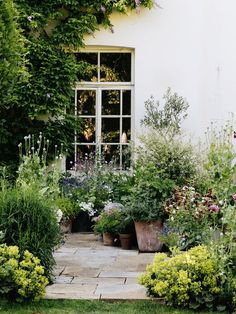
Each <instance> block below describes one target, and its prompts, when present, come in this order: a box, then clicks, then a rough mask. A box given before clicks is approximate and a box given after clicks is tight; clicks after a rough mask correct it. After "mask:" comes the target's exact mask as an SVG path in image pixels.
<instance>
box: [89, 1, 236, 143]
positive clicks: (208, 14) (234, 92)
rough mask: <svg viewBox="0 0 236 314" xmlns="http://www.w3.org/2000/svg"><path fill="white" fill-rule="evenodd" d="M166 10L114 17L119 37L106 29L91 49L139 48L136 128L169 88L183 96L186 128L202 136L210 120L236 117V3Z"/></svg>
mask: <svg viewBox="0 0 236 314" xmlns="http://www.w3.org/2000/svg"><path fill="white" fill-rule="evenodd" d="M158 4H159V5H160V6H161V7H162V9H160V8H158V7H156V8H155V9H152V10H150V11H149V10H144V9H142V11H141V13H140V14H136V13H135V12H132V13H130V14H129V15H128V16H123V15H120V14H116V13H115V14H113V15H112V20H111V21H112V24H113V25H114V33H111V31H109V30H102V31H99V32H96V33H95V36H94V37H91V36H90V37H87V38H86V42H85V43H86V45H99V46H100V45H104V46H119V47H129V48H134V49H135V126H136V129H137V128H138V127H139V122H140V119H142V117H143V115H144V101H145V100H147V99H148V98H149V97H150V95H154V96H155V98H156V99H161V97H162V95H163V94H164V92H165V91H166V89H167V88H168V87H171V88H172V90H173V91H175V92H177V93H178V94H179V95H181V96H184V97H185V98H186V99H187V100H188V102H189V104H190V108H189V116H188V119H187V120H186V121H185V124H184V127H185V129H186V130H188V131H189V132H190V134H191V135H192V136H194V137H195V138H197V137H198V136H202V135H203V134H204V131H205V130H206V128H207V126H209V125H210V123H211V121H216V122H220V123H221V124H222V123H223V121H224V120H225V119H227V118H228V116H229V112H235V113H236V105H235V102H236V39H235V36H234V35H235V33H236V1H235V0H225V1H223V2H222V0H221V1H220V0H158Z"/></svg>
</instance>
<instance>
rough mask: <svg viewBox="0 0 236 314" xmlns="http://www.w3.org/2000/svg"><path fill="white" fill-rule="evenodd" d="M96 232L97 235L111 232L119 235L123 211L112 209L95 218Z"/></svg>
mask: <svg viewBox="0 0 236 314" xmlns="http://www.w3.org/2000/svg"><path fill="white" fill-rule="evenodd" d="M94 221H95V225H94V231H95V232H96V233H105V232H109V233H112V234H114V235H115V234H118V232H119V227H120V223H121V211H120V210H118V209H113V208H112V209H110V210H107V211H104V212H102V213H101V214H100V215H99V216H98V217H96V218H94Z"/></svg>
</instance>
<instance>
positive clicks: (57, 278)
mask: <svg viewBox="0 0 236 314" xmlns="http://www.w3.org/2000/svg"><path fill="white" fill-rule="evenodd" d="M73 278H74V277H70V276H55V278H54V283H55V284H57V283H71V282H72V280H73Z"/></svg>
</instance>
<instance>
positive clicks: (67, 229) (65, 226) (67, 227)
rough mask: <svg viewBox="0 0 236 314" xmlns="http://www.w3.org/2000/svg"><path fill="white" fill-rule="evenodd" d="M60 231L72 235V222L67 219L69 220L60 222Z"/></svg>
mask: <svg viewBox="0 0 236 314" xmlns="http://www.w3.org/2000/svg"><path fill="white" fill-rule="evenodd" d="M60 229H61V232H62V233H71V230H72V220H71V219H67V220H62V221H61V222H60Z"/></svg>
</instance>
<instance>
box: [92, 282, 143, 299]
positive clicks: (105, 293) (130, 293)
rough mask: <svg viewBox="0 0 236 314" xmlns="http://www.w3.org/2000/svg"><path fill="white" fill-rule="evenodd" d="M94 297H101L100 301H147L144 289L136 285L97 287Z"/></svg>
mask: <svg viewBox="0 0 236 314" xmlns="http://www.w3.org/2000/svg"><path fill="white" fill-rule="evenodd" d="M95 295H101V299H147V296H146V289H145V288H144V287H142V286H140V285H138V284H130V285H113V286H107V287H105V286H101V287H100V286H99V285H98V287H97V289H96V292H95Z"/></svg>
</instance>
